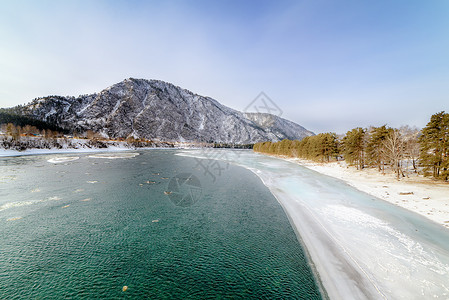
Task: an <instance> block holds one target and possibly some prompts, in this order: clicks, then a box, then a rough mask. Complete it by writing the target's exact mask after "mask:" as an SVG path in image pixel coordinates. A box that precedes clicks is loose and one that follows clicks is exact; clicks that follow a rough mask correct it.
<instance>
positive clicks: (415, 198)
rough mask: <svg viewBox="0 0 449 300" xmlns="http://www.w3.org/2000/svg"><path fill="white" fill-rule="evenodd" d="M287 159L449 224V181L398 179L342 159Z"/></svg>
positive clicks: (414, 178) (435, 220) (446, 224)
mask: <svg viewBox="0 0 449 300" xmlns="http://www.w3.org/2000/svg"><path fill="white" fill-rule="evenodd" d="M285 159H286V160H288V161H293V162H296V163H299V164H300V165H302V166H304V167H307V168H309V169H312V170H314V171H317V172H319V173H321V174H324V175H328V176H332V177H335V178H338V179H340V180H343V181H345V182H346V183H348V184H349V185H351V186H353V187H355V188H356V189H358V190H360V191H363V192H365V193H368V194H370V195H372V196H375V197H377V198H379V199H382V200H385V201H388V202H390V203H393V204H395V205H397V206H401V207H403V208H406V209H408V210H411V211H413V212H416V213H418V214H421V215H423V216H425V217H426V218H428V219H430V220H432V221H434V222H436V223H438V224H441V225H443V226H445V227H447V228H449V184H448V183H444V182H436V181H434V180H431V179H429V178H424V177H422V176H418V175H411V176H410V177H405V178H402V179H401V180H397V179H396V178H395V176H394V174H391V173H387V174H382V173H380V172H378V171H377V170H375V169H364V170H357V169H356V168H353V167H348V166H347V165H346V163H345V162H344V161H343V162H342V161H340V162H330V163H315V162H311V161H307V160H303V159H297V158H285Z"/></svg>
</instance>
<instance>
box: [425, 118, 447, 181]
mask: <svg viewBox="0 0 449 300" xmlns="http://www.w3.org/2000/svg"><path fill="white" fill-rule="evenodd" d="M419 143H420V146H421V155H420V162H421V164H422V165H423V166H424V174H425V175H429V174H430V171H431V172H432V176H433V177H434V178H441V179H444V180H447V179H448V176H449V114H447V113H445V112H444V111H442V112H440V113H437V114H434V115H433V116H432V117H431V118H430V122H429V123H427V125H426V127H424V129H423V130H422V135H421V136H420V138H419Z"/></svg>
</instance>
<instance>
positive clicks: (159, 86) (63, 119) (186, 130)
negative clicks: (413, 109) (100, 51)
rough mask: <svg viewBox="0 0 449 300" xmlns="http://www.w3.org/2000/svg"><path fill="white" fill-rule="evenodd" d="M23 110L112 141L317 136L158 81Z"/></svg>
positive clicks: (40, 101)
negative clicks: (115, 139)
mask: <svg viewBox="0 0 449 300" xmlns="http://www.w3.org/2000/svg"><path fill="white" fill-rule="evenodd" d="M20 109H21V113H22V114H23V115H25V116H28V117H32V118H35V119H38V120H42V121H45V122H50V123H53V124H56V125H57V126H59V127H62V128H66V129H70V130H73V131H77V132H84V131H86V130H93V131H95V132H98V133H100V134H101V135H103V136H104V137H109V138H118V137H121V138H126V137H130V136H132V137H135V138H146V139H159V140H163V141H179V142H183V141H186V142H195V141H196V142H219V143H233V144H250V143H255V142H260V141H269V140H270V141H279V140H282V139H284V138H288V139H302V138H304V137H306V136H310V135H314V133H313V132H311V131H308V130H307V129H305V128H304V127H302V126H300V125H298V124H296V123H294V122H291V121H288V120H285V119H283V118H280V117H278V116H274V115H270V114H263V113H243V112H240V111H237V110H235V109H233V108H230V107H227V106H225V105H222V104H221V103H219V102H218V101H217V100H215V99H213V98H211V97H205V96H201V95H198V94H195V93H193V92H191V91H189V90H186V89H183V88H181V87H178V86H176V85H174V84H171V83H168V82H164V81H161V80H154V79H152V80H147V79H135V78H128V79H125V80H123V81H121V82H119V83H116V84H113V85H111V86H109V87H107V88H105V89H103V90H102V91H101V92H99V93H94V94H89V95H81V96H78V97H73V96H66V97H64V96H47V97H41V98H36V99H34V100H33V101H31V102H30V103H28V104H26V105H24V106H22V107H21V108H20ZM268 119H269V120H270V121H269V122H268V123H266V122H265V123H264V122H261V120H268Z"/></svg>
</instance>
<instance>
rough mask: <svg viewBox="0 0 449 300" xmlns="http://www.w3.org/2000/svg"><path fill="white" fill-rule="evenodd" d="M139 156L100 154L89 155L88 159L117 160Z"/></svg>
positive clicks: (134, 154)
mask: <svg viewBox="0 0 449 300" xmlns="http://www.w3.org/2000/svg"><path fill="white" fill-rule="evenodd" d="M137 155H139V153H134V152H132V153H100V154H95V155H89V157H90V158H104V159H118V158H133V157H136V156H137Z"/></svg>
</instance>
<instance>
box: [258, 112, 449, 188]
mask: <svg viewBox="0 0 449 300" xmlns="http://www.w3.org/2000/svg"><path fill="white" fill-rule="evenodd" d="M253 149H254V151H255V152H260V153H266V154H272V155H282V156H287V157H294V158H302V159H307V160H312V161H316V162H323V163H324V162H331V161H339V160H345V161H346V163H347V164H348V165H350V166H355V167H357V169H363V168H367V167H368V168H377V169H378V170H379V171H380V172H385V171H386V169H387V170H391V171H393V172H395V174H396V176H397V178H398V179H399V178H400V177H404V176H406V174H405V172H406V170H411V171H412V172H414V173H420V174H423V175H424V176H429V177H432V178H435V179H440V180H444V181H448V178H449V114H448V113H445V112H444V111H442V112H440V113H436V114H434V115H432V117H431V118H430V121H429V122H428V123H427V125H426V126H425V127H424V128H423V129H422V130H419V129H417V128H411V127H409V126H403V127H400V128H390V127H388V126H387V125H383V126H380V127H372V126H371V127H368V128H361V127H357V128H354V129H352V130H349V131H348V132H347V133H346V134H344V135H337V134H335V133H332V132H328V133H320V134H318V135H315V136H309V137H306V138H304V139H302V140H301V141H298V140H293V141H292V140H282V141H280V142H262V143H256V144H255V145H254V148H253Z"/></svg>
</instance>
